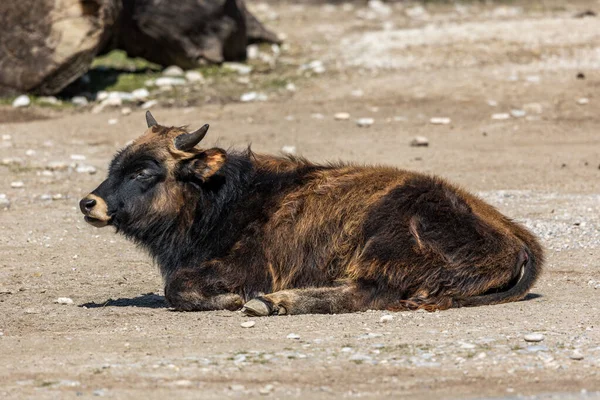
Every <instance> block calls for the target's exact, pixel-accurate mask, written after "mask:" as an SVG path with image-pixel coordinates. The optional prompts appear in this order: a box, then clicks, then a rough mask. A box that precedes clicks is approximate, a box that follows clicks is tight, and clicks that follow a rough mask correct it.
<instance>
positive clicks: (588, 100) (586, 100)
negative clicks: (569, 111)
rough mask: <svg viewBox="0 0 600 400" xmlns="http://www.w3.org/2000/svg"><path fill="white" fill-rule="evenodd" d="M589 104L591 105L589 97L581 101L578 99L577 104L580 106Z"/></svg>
mask: <svg viewBox="0 0 600 400" xmlns="http://www.w3.org/2000/svg"><path fill="white" fill-rule="evenodd" d="M589 103H590V99H588V98H587V97H582V98H580V99H577V104H579V105H580V106H584V105H586V104H589Z"/></svg>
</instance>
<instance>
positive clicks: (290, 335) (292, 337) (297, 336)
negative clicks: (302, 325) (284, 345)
mask: <svg viewBox="0 0 600 400" xmlns="http://www.w3.org/2000/svg"><path fill="white" fill-rule="evenodd" d="M286 338H287V339H300V335H296V334H295V333H290V334H289V335H287V336H286Z"/></svg>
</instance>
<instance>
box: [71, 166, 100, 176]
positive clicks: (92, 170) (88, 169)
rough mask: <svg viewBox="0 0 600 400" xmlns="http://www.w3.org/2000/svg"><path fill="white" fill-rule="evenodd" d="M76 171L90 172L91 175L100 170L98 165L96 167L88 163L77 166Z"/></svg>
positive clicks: (81, 172)
mask: <svg viewBox="0 0 600 400" xmlns="http://www.w3.org/2000/svg"><path fill="white" fill-rule="evenodd" d="M75 171H76V172H77V173H80V174H90V175H94V174H95V173H96V172H98V170H97V169H96V167H94V166H93V165H88V164H79V165H77V168H75Z"/></svg>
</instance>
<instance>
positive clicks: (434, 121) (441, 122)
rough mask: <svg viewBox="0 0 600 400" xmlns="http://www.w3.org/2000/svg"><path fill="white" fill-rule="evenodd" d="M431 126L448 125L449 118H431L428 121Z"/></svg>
mask: <svg viewBox="0 0 600 400" xmlns="http://www.w3.org/2000/svg"><path fill="white" fill-rule="evenodd" d="M429 122H430V123H432V124H433V125H448V124H449V123H450V122H452V121H451V119H450V118H446V117H433V118H431V119H430V120H429Z"/></svg>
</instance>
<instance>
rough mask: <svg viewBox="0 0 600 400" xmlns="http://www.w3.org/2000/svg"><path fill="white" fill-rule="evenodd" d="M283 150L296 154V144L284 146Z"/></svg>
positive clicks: (285, 152)
mask: <svg viewBox="0 0 600 400" xmlns="http://www.w3.org/2000/svg"><path fill="white" fill-rule="evenodd" d="M281 152H282V153H284V154H291V155H294V154H296V146H283V147H282V148H281Z"/></svg>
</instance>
